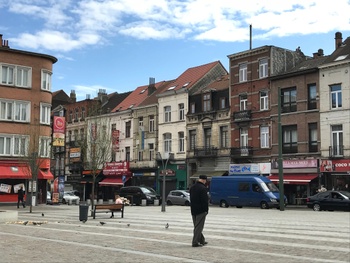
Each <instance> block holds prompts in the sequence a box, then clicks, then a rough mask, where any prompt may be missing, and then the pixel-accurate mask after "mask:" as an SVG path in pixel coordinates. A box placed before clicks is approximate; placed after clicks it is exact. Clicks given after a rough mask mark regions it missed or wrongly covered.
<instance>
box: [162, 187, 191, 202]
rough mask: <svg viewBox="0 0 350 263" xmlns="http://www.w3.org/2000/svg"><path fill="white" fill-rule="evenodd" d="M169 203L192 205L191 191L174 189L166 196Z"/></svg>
mask: <svg viewBox="0 0 350 263" xmlns="http://www.w3.org/2000/svg"><path fill="white" fill-rule="evenodd" d="M166 203H167V205H190V203H191V200H190V193H189V192H188V191H185V190H172V191H170V192H169V194H168V196H167V198H166Z"/></svg>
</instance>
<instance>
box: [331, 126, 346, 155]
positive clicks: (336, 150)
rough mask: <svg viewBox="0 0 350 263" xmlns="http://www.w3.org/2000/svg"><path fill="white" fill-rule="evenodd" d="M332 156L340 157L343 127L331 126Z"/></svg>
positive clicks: (341, 153)
mask: <svg viewBox="0 0 350 263" xmlns="http://www.w3.org/2000/svg"><path fill="white" fill-rule="evenodd" d="M331 129H332V156H342V155H343V154H344V152H343V125H342V124H339V125H332V126H331Z"/></svg>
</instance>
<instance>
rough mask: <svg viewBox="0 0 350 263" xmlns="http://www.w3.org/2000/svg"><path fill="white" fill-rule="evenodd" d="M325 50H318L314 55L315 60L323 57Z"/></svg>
mask: <svg viewBox="0 0 350 263" xmlns="http://www.w3.org/2000/svg"><path fill="white" fill-rule="evenodd" d="M323 56H324V54H323V49H322V48H320V49H319V50H317V52H315V53H313V58H318V57H323Z"/></svg>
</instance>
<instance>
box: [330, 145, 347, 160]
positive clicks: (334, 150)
mask: <svg viewBox="0 0 350 263" xmlns="http://www.w3.org/2000/svg"><path fill="white" fill-rule="evenodd" d="M343 156H344V145H335V146H329V157H333V158H337V157H343Z"/></svg>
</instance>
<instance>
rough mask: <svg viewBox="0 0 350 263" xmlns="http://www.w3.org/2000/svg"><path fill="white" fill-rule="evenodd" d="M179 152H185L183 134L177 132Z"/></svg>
mask: <svg viewBox="0 0 350 263" xmlns="http://www.w3.org/2000/svg"><path fill="white" fill-rule="evenodd" d="M178 136H179V152H184V151H185V133H184V132H179V133H178Z"/></svg>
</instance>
